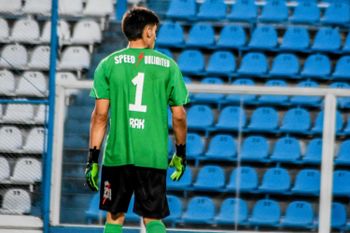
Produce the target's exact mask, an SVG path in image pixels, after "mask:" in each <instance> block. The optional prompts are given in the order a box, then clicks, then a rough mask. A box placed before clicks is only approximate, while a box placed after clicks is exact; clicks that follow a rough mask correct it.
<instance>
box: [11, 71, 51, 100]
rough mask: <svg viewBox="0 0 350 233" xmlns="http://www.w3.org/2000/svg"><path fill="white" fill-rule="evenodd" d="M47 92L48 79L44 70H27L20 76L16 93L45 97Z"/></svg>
mask: <svg viewBox="0 0 350 233" xmlns="http://www.w3.org/2000/svg"><path fill="white" fill-rule="evenodd" d="M47 92H48V84H47V79H46V78H45V76H44V74H43V73H42V72H38V71H26V72H24V73H23V74H22V77H20V78H19V81H18V86H17V89H16V95H19V96H37V97H45V96H47V94H48V93H47Z"/></svg>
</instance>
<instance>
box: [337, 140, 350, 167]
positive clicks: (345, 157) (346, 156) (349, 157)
mask: <svg viewBox="0 0 350 233" xmlns="http://www.w3.org/2000/svg"><path fill="white" fill-rule="evenodd" d="M349 149H350V140H345V141H343V142H341V143H340V145H339V149H338V152H337V154H336V157H335V163H336V164H345V165H348V164H350V153H349V152H350V151H349Z"/></svg>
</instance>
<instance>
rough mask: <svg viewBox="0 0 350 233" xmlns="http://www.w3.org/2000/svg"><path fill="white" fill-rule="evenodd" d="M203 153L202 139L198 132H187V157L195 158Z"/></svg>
mask: <svg viewBox="0 0 350 233" xmlns="http://www.w3.org/2000/svg"><path fill="white" fill-rule="evenodd" d="M203 153H204V141H203V139H202V138H201V136H200V135H199V134H196V133H188V134H187V140H186V154H187V159H197V158H199V157H201V156H202V155H203Z"/></svg>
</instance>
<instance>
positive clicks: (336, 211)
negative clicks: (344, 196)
mask: <svg viewBox="0 0 350 233" xmlns="http://www.w3.org/2000/svg"><path fill="white" fill-rule="evenodd" d="M331 216H332V217H331V227H332V228H338V229H339V228H342V227H343V226H345V224H346V219H347V214H346V208H345V205H344V204H341V203H339V202H333V203H332V209H331Z"/></svg>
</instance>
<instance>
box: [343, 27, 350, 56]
mask: <svg viewBox="0 0 350 233" xmlns="http://www.w3.org/2000/svg"><path fill="white" fill-rule="evenodd" d="M343 52H350V32H349V33H348V35H347V37H346V39H345V42H344V45H343Z"/></svg>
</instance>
